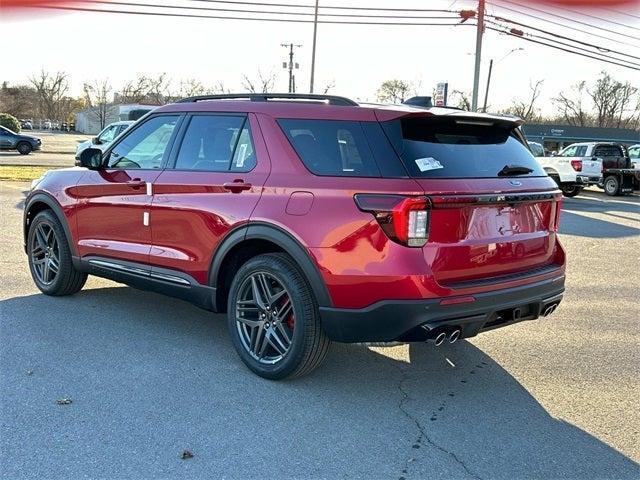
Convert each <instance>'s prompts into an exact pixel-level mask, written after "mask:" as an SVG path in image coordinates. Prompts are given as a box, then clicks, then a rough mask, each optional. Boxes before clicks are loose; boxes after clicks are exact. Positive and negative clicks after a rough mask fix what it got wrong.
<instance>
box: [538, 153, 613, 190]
mask: <svg viewBox="0 0 640 480" xmlns="http://www.w3.org/2000/svg"><path fill="white" fill-rule="evenodd" d="M605 145H608V144H598V143H574V144H573V145H569V146H568V147H566V148H564V149H563V150H562V151H560V153H558V154H556V155H553V156H551V157H539V156H538V157H536V159H537V160H538V162H539V163H540V165H542V168H544V171H545V172H547V173H548V174H549V176H550V177H551V178H553V179H554V180H555V182H556V183H557V184H558V187H560V189H561V190H562V193H563V195H564V196H566V197H575V196H576V195H578V194H579V193H580V192H581V191H582V190H583V189H584V188H585V187H587V186H589V185H598V184H599V183H601V182H602V165H603V163H602V159H601V158H599V157H598V156H597V154H598V153H603V152H604V151H605V149H604V146H605Z"/></svg>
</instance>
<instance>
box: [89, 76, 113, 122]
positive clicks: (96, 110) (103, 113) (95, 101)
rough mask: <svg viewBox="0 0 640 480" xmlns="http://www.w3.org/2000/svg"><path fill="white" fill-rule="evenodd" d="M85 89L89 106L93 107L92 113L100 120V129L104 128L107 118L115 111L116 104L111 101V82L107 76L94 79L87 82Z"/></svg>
mask: <svg viewBox="0 0 640 480" xmlns="http://www.w3.org/2000/svg"><path fill="white" fill-rule="evenodd" d="M83 91H84V96H85V101H86V103H87V106H88V107H89V108H91V114H92V115H93V117H94V118H95V119H96V120H97V121H98V123H99V124H100V130H102V129H103V128H104V127H105V126H106V124H107V119H108V118H109V116H110V115H111V114H112V113H113V111H114V106H113V104H112V103H111V102H110V97H111V91H112V88H111V84H110V83H109V80H108V79H106V78H105V79H102V80H94V81H93V82H91V83H85V84H84V85H83Z"/></svg>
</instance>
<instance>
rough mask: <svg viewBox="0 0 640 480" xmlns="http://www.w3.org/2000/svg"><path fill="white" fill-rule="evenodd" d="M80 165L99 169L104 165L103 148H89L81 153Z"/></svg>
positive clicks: (90, 168)
mask: <svg viewBox="0 0 640 480" xmlns="http://www.w3.org/2000/svg"><path fill="white" fill-rule="evenodd" d="M79 166H80V167H85V168H88V169H89V170H98V169H99V168H101V167H102V150H100V149H99V148H87V149H85V150H83V151H82V153H81V154H80V162H79Z"/></svg>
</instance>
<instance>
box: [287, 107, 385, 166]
mask: <svg viewBox="0 0 640 480" xmlns="http://www.w3.org/2000/svg"><path fill="white" fill-rule="evenodd" d="M278 123H279V125H280V127H281V128H282V130H283V131H284V133H285V135H286V136H287V138H288V139H289V142H290V143H291V145H292V146H293V149H294V150H295V151H296V153H297V154H298V156H299V157H300V159H301V160H302V162H303V163H304V165H305V166H306V167H307V168H308V169H309V170H310V171H311V172H312V173H314V174H316V175H327V176H339V177H379V176H380V169H379V168H378V165H377V164H376V161H375V158H374V155H373V152H372V151H371V148H370V147H369V144H368V142H367V139H366V137H365V134H364V131H363V128H362V125H361V124H360V122H352V121H342V120H306V119H281V120H278Z"/></svg>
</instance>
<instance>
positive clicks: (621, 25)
mask: <svg viewBox="0 0 640 480" xmlns="http://www.w3.org/2000/svg"><path fill="white" fill-rule="evenodd" d="M502 1H504V2H507V3H510V4H512V5H518V6H520V7H524V8H528V7H527V6H526V5H522V4H521V3H518V2H513V1H510V0H502ZM551 8H554V9H556V10H560V11H563V12H570V13H575V14H577V15H582V16H583V17H588V18H593V19H596V20H601V21H603V22H608V23H612V24H614V25H618V26H620V27H627V28H630V29H632V30H640V28H638V27H634V26H633V25H629V24H626V23H622V22H616V21H615V20H610V19H608V18H603V17H598V16H596V15H591V14H589V13H584V12H579V11H578V10H573V9H571V8H567V7H560V6H555V5H552V6H551ZM549 13H551V14H553V13H552V12H549Z"/></svg>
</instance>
